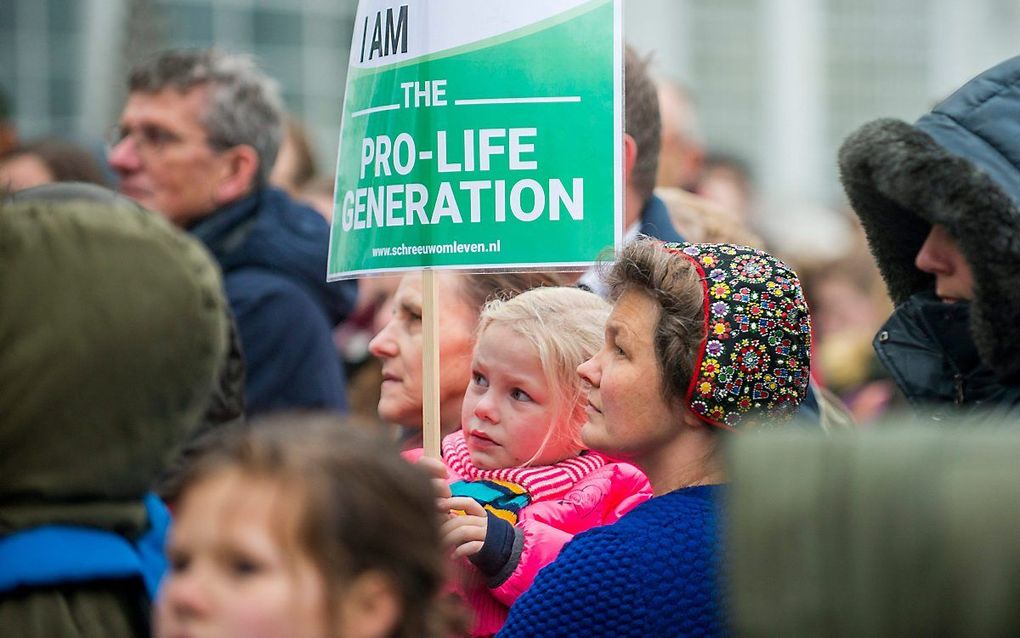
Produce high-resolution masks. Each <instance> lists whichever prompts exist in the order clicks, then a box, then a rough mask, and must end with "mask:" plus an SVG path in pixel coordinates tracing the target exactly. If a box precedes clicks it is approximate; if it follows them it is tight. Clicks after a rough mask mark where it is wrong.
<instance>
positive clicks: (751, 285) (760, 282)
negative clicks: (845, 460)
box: [662, 242, 811, 430]
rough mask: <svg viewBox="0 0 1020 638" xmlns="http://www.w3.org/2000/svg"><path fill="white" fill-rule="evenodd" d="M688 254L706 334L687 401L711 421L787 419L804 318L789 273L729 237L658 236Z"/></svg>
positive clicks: (797, 378)
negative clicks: (681, 239) (695, 240)
mask: <svg viewBox="0 0 1020 638" xmlns="http://www.w3.org/2000/svg"><path fill="white" fill-rule="evenodd" d="M662 248H663V249H664V250H665V251H667V252H669V253H671V254H673V255H676V256H678V257H683V258H685V259H687V260H689V261H690V262H691V263H692V264H693V265H694V267H695V268H696V269H697V271H698V275H699V277H700V279H701V283H702V287H703V290H704V299H705V302H704V306H703V310H704V316H705V332H706V336H705V339H704V341H702V343H701V346H700V348H699V349H698V352H697V357H698V358H697V363H696V365H695V366H694V371H695V372H694V375H693V376H692V377H691V384H690V386H689V387H688V389H687V405H688V407H690V409H691V410H692V411H693V412H694V413H695V414H696V415H698V416H699V417H700V418H701V419H702V420H704V421H706V422H708V423H710V424H712V425H716V426H719V427H723V428H726V429H728V430H730V429H738V428H743V427H747V426H749V425H768V424H776V423H781V422H784V421H787V420H789V419H790V418H791V417H792V416H793V414H794V413H795V412H796V411H797V408H798V407H799V405H800V402H801V401H803V400H804V397H805V396H806V395H807V387H808V374H809V370H810V363H809V357H810V353H811V321H810V319H809V317H808V307H807V302H806V301H805V300H804V293H803V291H802V290H801V287H800V281H799V280H798V279H797V275H796V273H794V272H793V271H792V270H790V268H789V266H787V265H786V264H784V263H783V262H781V261H780V260H778V259H776V258H775V257H773V256H772V255H769V254H768V253H766V252H763V251H761V250H757V249H755V248H748V247H746V246H734V245H730V244H691V243H676V242H671V243H664V244H662Z"/></svg>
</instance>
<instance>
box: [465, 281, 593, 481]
mask: <svg viewBox="0 0 1020 638" xmlns="http://www.w3.org/2000/svg"><path fill="white" fill-rule="evenodd" d="M610 310H611V306H610V305H609V303H608V302H606V301H605V300H603V299H602V298H601V297H599V296H598V295H596V294H594V293H591V292H588V291H586V290H581V289H580V288H568V287H548V288H535V289H533V290H528V291H526V292H523V293H521V294H519V295H517V296H516V297H514V298H512V299H509V300H501V299H497V300H494V301H490V302H489V303H487V304H485V307H484V308H483V309H482V314H481V317H480V318H479V321H478V338H479V339H481V337H482V335H483V334H484V333H485V331H486V329H488V328H489V326H491V325H493V324H498V325H503V326H506V327H507V328H509V329H510V330H512V331H513V332H514V333H515V334H517V335H520V336H521V337H523V338H525V339H527V340H528V342H529V343H531V345H532V346H534V347H535V350H536V351H537V352H538V359H539V362H540V363H541V365H542V370H543V371H544V372H545V378H546V381H547V382H548V384H549V387H550V388H552V389H553V401H554V411H553V414H554V420H553V426H552V427H550V428H549V430H548V431H547V432H546V435H545V438H544V439H543V440H542V445H541V446H539V449H538V451H537V452H535V455H534V456H533V457H532V460H534V459H535V458H537V457H538V456H539V455H540V454H541V453H542V451H543V450H544V449H545V447H546V446H547V445H548V444H549V442H550V441H553V440H554V438H561V440H564V441H566V442H568V443H569V444H570V447H572V448H575V449H578V450H580V449H583V448H584V445H583V444H582V443H581V426H582V425H583V424H584V412H583V411H582V410H581V404H580V401H581V398H582V396H583V388H582V385H581V378H580V376H578V374H577V366H579V365H581V364H582V363H584V362H585V361H587V360H588V359H590V358H591V357H592V356H593V355H594V354H595V353H596V352H598V350H599V348H601V347H602V343H603V331H604V329H605V325H606V320H607V319H608V318H609V312H610ZM528 463H531V461H528ZM528 463H525V465H527V464H528Z"/></svg>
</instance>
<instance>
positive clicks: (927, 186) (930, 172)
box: [839, 56, 1020, 382]
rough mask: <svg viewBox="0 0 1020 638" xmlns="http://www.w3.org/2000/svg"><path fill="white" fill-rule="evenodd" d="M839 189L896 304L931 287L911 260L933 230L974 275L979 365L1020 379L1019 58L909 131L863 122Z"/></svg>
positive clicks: (895, 124) (843, 159) (846, 155)
mask: <svg viewBox="0 0 1020 638" xmlns="http://www.w3.org/2000/svg"><path fill="white" fill-rule="evenodd" d="M839 166H840V173H841V179H842V182H843V187H844V188H845V189H846V193H847V196H848V197H849V199H850V203H851V205H852V206H853V208H854V210H855V212H856V213H857V215H858V216H859V217H860V219H861V223H862V225H863V226H864V230H865V233H866V234H867V237H868V243H869V245H870V247H871V251H872V253H873V254H874V255H875V259H876V260H877V262H878V265H879V268H880V269H881V271H882V276H883V278H884V279H885V283H886V285H887V287H888V289H889V295H890V297H892V300H893V302H894V303H896V304H897V305H899V304H900V303H902V302H903V301H905V300H906V299H907V298H908V297H910V296H911V295H913V294H915V293H918V292H922V291H928V290H933V289H934V277H933V276H931V275H929V274H927V273H924V272H922V271H919V270H918V269H917V268H916V267H915V266H914V258H915V256H916V255H917V252H918V250H920V248H921V245H922V244H923V243H924V240H925V238H926V236H927V234H928V232H929V230H930V229H931V225H932V224H942V225H944V226H945V227H946V228H947V230H948V231H949V233H950V234H951V235H952V236H953V237H954V238H955V239H956V241H957V244H958V245H959V247H960V250H961V252H962V253H963V255H964V257H965V258H966V259H967V261H968V263H969V264H970V266H971V269H972V271H973V273H974V283H975V291H974V292H975V299H974V301H973V303H972V308H971V320H970V327H971V335H972V337H973V339H974V343H975V344H976V346H977V348H978V352H979V354H980V356H981V359H982V361H984V363H985V364H986V365H988V366H989V367H991V368H992V370H994V371H995V373H996V375H997V376H998V377H999V378H1000V379H1002V380H1003V381H1007V382H1016V381H1017V380H1020V56H1018V57H1015V58H1012V59H1010V60H1007V61H1005V62H1003V63H1001V64H999V65H997V66H995V67H993V68H992V69H989V70H988V71H985V72H984V73H982V74H981V75H979V76H978V77H976V78H974V79H973V80H971V81H970V82H968V83H967V84H965V85H964V86H963V87H962V88H960V89H959V90H958V91H956V92H955V93H953V95H951V96H950V97H949V98H947V99H946V100H945V101H944V102H942V103H941V104H939V105H938V106H937V107H935V109H934V110H933V111H932V112H931V113H929V114H927V115H925V116H923V117H921V118H920V119H919V120H918V121H917V123H916V124H914V125H910V124H907V123H906V122H902V121H899V120H894V119H880V120H876V121H873V122H870V123H868V124H865V125H864V126H862V127H861V128H859V129H858V130H857V131H855V132H854V133H852V134H851V135H850V136H849V137H847V139H846V141H844V143H843V146H842V147H841V148H840V152H839Z"/></svg>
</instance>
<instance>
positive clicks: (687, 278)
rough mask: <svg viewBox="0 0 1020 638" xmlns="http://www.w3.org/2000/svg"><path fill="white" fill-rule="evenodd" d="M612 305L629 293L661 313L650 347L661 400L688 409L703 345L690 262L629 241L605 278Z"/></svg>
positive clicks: (700, 300)
mask: <svg viewBox="0 0 1020 638" xmlns="http://www.w3.org/2000/svg"><path fill="white" fill-rule="evenodd" d="M606 283H607V284H608V285H609V290H610V299H611V300H612V301H613V302H614V303H615V302H616V301H617V300H619V298H620V297H621V296H622V295H623V294H624V293H625V292H628V291H635V292H638V293H640V294H644V295H647V296H648V297H649V298H650V299H652V300H653V301H655V303H656V305H658V307H659V319H658V321H657V322H656V325H655V334H654V337H653V343H654V344H655V357H656V359H657V360H658V362H659V368H660V370H661V371H662V396H663V398H664V399H665V400H666V402H667V403H670V404H673V403H674V402H675V403H676V404H678V405H686V403H687V401H686V397H687V389H688V386H690V383H691V376H692V375H693V374H694V365H695V363H696V361H697V355H698V349H699V347H700V346H701V343H702V341H703V340H704V339H705V314H704V305H705V293H704V289H703V287H702V285H701V281H700V279H699V275H698V271H697V270H696V269H695V268H694V266H693V265H692V264H691V262H690V261H688V260H686V259H677V258H676V257H675V256H673V255H670V254H669V253H667V252H666V251H664V250H662V249H661V248H660V242H657V241H656V240H653V239H647V238H645V239H639V240H636V241H633V242H631V243H629V244H627V246H626V247H625V248H624V249H623V253H622V254H621V255H620V258H619V259H618V260H617V261H616V263H614V264H613V267H612V269H611V270H610V271H609V273H608V275H607V276H606Z"/></svg>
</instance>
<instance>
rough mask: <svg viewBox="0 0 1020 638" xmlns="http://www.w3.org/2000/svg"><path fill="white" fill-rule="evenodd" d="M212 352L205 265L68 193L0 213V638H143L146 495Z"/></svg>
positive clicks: (131, 210)
mask: <svg viewBox="0 0 1020 638" xmlns="http://www.w3.org/2000/svg"><path fill="white" fill-rule="evenodd" d="M229 351H230V318H229V312H228V309H227V305H226V300H225V298H224V294H223V292H222V282H221V278H220V274H219V271H218V269H217V267H216V265H215V263H214V262H213V260H212V259H211V257H210V256H209V255H208V253H207V252H206V250H205V249H204V248H202V246H201V245H200V244H199V243H198V242H196V241H195V240H193V239H191V238H189V237H188V236H187V235H185V234H184V233H182V232H180V231H178V230H176V229H174V228H172V227H171V226H170V225H169V224H168V223H167V222H165V221H164V220H162V219H161V218H160V217H158V216H157V215H155V214H152V213H150V212H148V211H146V210H143V209H142V208H140V207H138V206H137V205H135V204H133V203H131V202H129V201H127V200H124V199H123V198H120V197H119V196H116V195H114V194H113V193H110V192H109V191H105V190H103V189H97V188H93V187H85V186H82V185H57V186H46V187H40V188H38V189H30V190H27V191H23V192H22V193H19V194H18V195H17V196H16V197H12V198H10V199H8V200H6V201H3V200H0V564H2V565H3V568H2V569H0V628H2V630H0V632H2V634H3V635H4V636H6V637H20V636H31V637H42V636H62V637H74V636H114V637H116V636H147V635H148V634H149V616H150V609H149V601H150V600H151V598H152V596H153V594H154V591H155V588H156V587H157V586H158V582H159V577H160V575H161V570H162V567H163V564H162V563H161V550H162V534H163V533H164V532H165V528H166V526H167V524H168V521H169V519H168V514H167V511H166V508H165V507H164V506H163V505H162V503H161V502H160V501H159V499H157V498H156V497H155V496H152V495H150V494H149V492H148V491H149V488H150V485H151V484H152V481H153V480H154V478H155V477H156V475H157V473H158V472H159V471H160V469H161V468H162V467H163V466H164V464H165V462H166V460H167V459H168V458H169V455H170V453H171V452H172V450H174V449H175V447H176V446H177V445H178V444H179V443H180V442H181V441H182V440H183V439H184V437H185V434H186V433H188V431H189V430H191V429H192V428H193V427H195V426H196V425H197V424H199V423H200V422H201V421H202V420H203V418H204V416H205V415H206V414H207V413H208V412H209V410H210V407H211V406H212V405H213V404H214V403H215V401H214V397H215V396H216V394H217V391H218V386H219V384H220V382H221V378H222V376H223V371H224V366H226V365H227V362H228V361H229V359H228V353H229Z"/></svg>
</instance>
